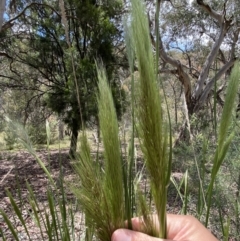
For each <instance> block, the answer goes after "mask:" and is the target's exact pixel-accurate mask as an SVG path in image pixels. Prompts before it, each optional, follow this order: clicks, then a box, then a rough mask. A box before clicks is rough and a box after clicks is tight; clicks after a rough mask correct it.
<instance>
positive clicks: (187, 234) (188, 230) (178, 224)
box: [112, 214, 218, 241]
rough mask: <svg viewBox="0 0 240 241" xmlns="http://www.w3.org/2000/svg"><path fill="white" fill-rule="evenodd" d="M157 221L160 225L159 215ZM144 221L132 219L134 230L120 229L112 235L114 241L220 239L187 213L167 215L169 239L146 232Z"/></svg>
mask: <svg viewBox="0 0 240 241" xmlns="http://www.w3.org/2000/svg"><path fill="white" fill-rule="evenodd" d="M154 218H155V219H156V220H155V223H156V225H157V226H159V225H158V224H159V223H158V221H157V216H154ZM143 226H144V224H143V221H142V219H140V218H133V219H132V227H133V230H134V231H133V230H128V229H118V230H116V231H115V232H114V233H113V235H112V241H163V240H165V241H166V240H175V241H218V240H217V239H216V238H215V237H214V236H213V235H212V234H211V232H210V231H209V230H208V229H206V228H205V227H204V226H203V225H202V224H201V223H200V222H199V221H198V220H197V219H196V218H194V217H192V216H185V215H174V214H168V215H167V239H159V238H154V237H151V236H149V235H146V234H144V233H141V231H142V230H143Z"/></svg>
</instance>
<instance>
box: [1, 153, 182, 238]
mask: <svg viewBox="0 0 240 241" xmlns="http://www.w3.org/2000/svg"><path fill="white" fill-rule="evenodd" d="M0 154H1V155H0V156H1V159H0V209H2V210H3V211H4V212H5V213H6V214H7V216H8V218H9V219H10V220H11V221H12V223H13V225H14V228H16V230H17V232H18V238H19V240H29V239H28V238H27V236H26V233H25V232H24V227H23V225H22V224H21V223H20V221H18V220H17V219H16V215H15V213H14V212H13V210H12V208H11V203H10V199H9V197H8V195H7V192H6V190H8V191H9V192H10V193H11V194H12V195H13V197H14V199H15V200H16V202H17V204H18V205H20V204H21V200H22V203H23V204H24V205H23V208H22V209H21V212H22V215H23V218H24V221H25V223H26V225H27V227H28V229H29V230H30V232H31V240H43V239H42V238H41V236H40V233H39V228H37V227H36V224H35V222H34V218H33V215H31V207H30V205H29V200H28V194H29V193H28V190H27V187H26V182H28V183H29V184H30V185H31V187H32V189H33V192H34V194H35V196H36V198H37V200H38V202H39V203H40V204H41V205H43V206H44V205H47V188H48V184H49V183H48V179H47V177H46V175H45V173H44V171H43V170H42V168H41V167H40V166H39V164H38V162H37V160H36V159H35V158H34V157H33V156H32V155H31V154H29V153H28V152H26V151H18V152H15V153H13V152H2V153H0ZM37 155H38V157H39V158H40V159H41V160H42V161H43V162H44V164H45V166H46V167H47V168H48V169H49V170H50V172H51V174H52V177H53V179H54V180H55V182H56V183H57V182H58V180H59V174H60V165H61V167H62V170H63V173H64V178H65V180H72V178H74V171H73V168H72V165H71V160H70V158H69V157H68V150H67V149H65V150H61V152H59V150H51V152H50V153H48V152H47V151H44V150H40V151H37ZM142 165H143V163H142V158H141V157H140V158H138V159H137V166H139V167H138V169H139V170H140V169H142ZM175 175H180V176H181V177H182V174H181V173H175ZM181 177H180V178H181ZM146 185H147V186H148V184H146V180H145V181H144V180H143V181H142V188H143V189H146ZM18 190H20V192H18ZM19 193H21V197H20V196H19ZM66 194H67V199H68V200H74V197H73V195H72V194H71V193H70V192H67V193H66ZM168 201H169V204H168V206H167V210H168V212H171V213H177V212H178V211H179V208H180V207H181V203H180V200H179V199H177V198H176V196H175V195H171V196H170V197H169V200H168ZM20 206H21V205H20ZM45 207H46V206H45ZM41 211H42V212H44V209H43V210H40V212H41ZM83 226H84V225H83V214H82V213H81V212H79V211H77V212H76V213H75V235H76V236H78V237H79V236H80V235H81V234H82V232H83ZM0 229H1V230H2V232H3V233H4V235H5V236H6V237H7V240H9V241H10V240H15V239H13V238H12V237H11V234H10V230H9V229H8V227H7V225H6V223H5V221H4V219H3V217H2V216H1V215H0ZM2 240H3V239H2V238H1V234H0V241H2ZM44 240H48V239H44Z"/></svg>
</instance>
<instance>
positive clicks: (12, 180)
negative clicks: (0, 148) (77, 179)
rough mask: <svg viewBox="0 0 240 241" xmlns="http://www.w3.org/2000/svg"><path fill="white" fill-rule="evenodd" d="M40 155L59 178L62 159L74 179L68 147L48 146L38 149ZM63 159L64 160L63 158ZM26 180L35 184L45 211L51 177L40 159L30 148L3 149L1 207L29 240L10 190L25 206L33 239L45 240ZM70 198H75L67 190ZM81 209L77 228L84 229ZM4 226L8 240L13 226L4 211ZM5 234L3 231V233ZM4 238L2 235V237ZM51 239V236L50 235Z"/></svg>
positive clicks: (0, 223) (1, 225)
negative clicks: (10, 150)
mask: <svg viewBox="0 0 240 241" xmlns="http://www.w3.org/2000/svg"><path fill="white" fill-rule="evenodd" d="M37 155H38V157H39V158H41V160H42V161H43V162H44V164H45V166H46V167H47V168H48V170H50V172H51V175H52V177H53V179H54V181H55V182H56V184H57V183H58V182H59V174H60V163H61V167H62V170H63V172H64V179H65V180H67V181H70V180H71V179H72V178H73V176H74V171H73V168H72V165H71V163H70V158H69V157H68V150H66V149H65V150H61V152H59V150H51V152H50V153H49V152H48V151H46V150H39V151H37ZM60 160H61V161H60ZM26 182H28V183H29V184H30V185H31V188H32V190H33V192H34V195H35V197H36V198H37V200H38V203H39V205H40V206H41V207H42V209H41V208H40V209H41V210H39V212H42V213H43V215H45V214H44V212H45V210H44V206H46V205H47V203H48V200H47V189H48V187H49V181H48V178H47V176H46V174H45V173H44V171H43V169H42V168H41V167H40V165H39V164H38V162H37V160H36V159H35V158H34V157H33V156H32V155H31V154H29V153H28V152H27V151H18V152H7V151H6V152H1V160H0V209H1V210H3V211H4V212H5V213H6V215H7V217H8V218H9V220H10V221H11V222H12V223H13V226H14V228H15V229H16V230H17V233H18V238H19V240H29V239H28V238H27V237H26V233H25V231H24V227H23V225H22V224H21V222H20V221H19V220H18V218H17V217H16V213H15V212H14V210H13V208H12V205H11V202H10V198H9V197H8V195H7V191H6V190H8V191H9V192H10V193H11V194H12V196H13V197H14V200H15V202H16V203H17V205H18V206H19V207H21V212H22V216H23V218H24V222H25V223H26V226H27V228H28V230H29V231H30V236H31V240H42V239H40V238H39V231H40V230H39V228H38V227H37V225H36V222H35V221H34V218H33V213H32V212H33V211H32V208H31V206H30V203H29V191H28V189H27V186H26ZM65 194H66V197H67V199H68V200H73V198H74V197H73V195H72V194H71V193H70V192H66V193H65ZM80 216H81V214H80V213H76V217H78V218H77V220H78V221H76V222H78V223H75V229H76V230H75V231H76V232H78V233H79V232H80V231H81V223H82V221H83V220H82V217H80ZM0 229H1V230H2V232H3V233H4V236H5V237H7V240H14V239H12V235H11V234H10V233H11V232H10V230H9V229H8V227H7V224H6V223H5V221H4V219H3V216H1V215H0ZM0 236H1V234H0ZM0 240H3V239H1V237H0ZM46 240H47V239H46Z"/></svg>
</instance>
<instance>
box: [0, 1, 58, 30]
mask: <svg viewBox="0 0 240 241" xmlns="http://www.w3.org/2000/svg"><path fill="white" fill-rule="evenodd" d="M34 5H37V6H46V7H48V8H50V9H51V10H52V11H54V12H55V13H56V14H57V15H58V16H59V17H60V14H59V13H58V12H57V11H56V10H55V9H54V8H53V7H52V6H50V5H48V4H45V3H37V2H33V3H30V4H29V5H28V6H26V7H25V8H24V9H23V10H22V11H21V12H20V13H19V14H18V15H17V16H15V17H14V18H12V19H10V20H9V21H7V22H6V23H5V24H4V25H3V26H2V29H1V31H2V30H6V29H8V28H10V27H12V26H13V23H12V22H13V21H15V20H16V19H18V18H19V17H21V16H22V15H23V14H24V13H25V12H26V10H27V9H29V8H31V7H32V6H34ZM0 27H1V26H0Z"/></svg>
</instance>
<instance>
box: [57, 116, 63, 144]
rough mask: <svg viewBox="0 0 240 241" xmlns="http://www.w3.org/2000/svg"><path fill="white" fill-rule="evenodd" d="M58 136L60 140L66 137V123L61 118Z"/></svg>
mask: <svg viewBox="0 0 240 241" xmlns="http://www.w3.org/2000/svg"><path fill="white" fill-rule="evenodd" d="M58 137H59V140H63V138H64V123H63V121H62V120H61V119H59V120H58Z"/></svg>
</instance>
